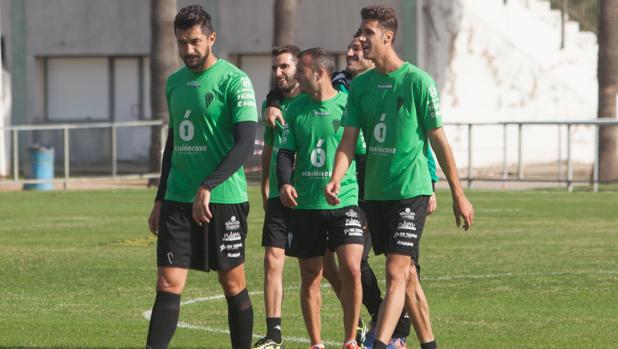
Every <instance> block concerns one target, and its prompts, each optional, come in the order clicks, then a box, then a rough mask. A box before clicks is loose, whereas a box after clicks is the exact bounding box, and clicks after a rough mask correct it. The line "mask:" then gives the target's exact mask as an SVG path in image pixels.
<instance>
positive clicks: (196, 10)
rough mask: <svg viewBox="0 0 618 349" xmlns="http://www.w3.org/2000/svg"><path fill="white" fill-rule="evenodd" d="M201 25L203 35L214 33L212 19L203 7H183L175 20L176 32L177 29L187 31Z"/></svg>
mask: <svg viewBox="0 0 618 349" xmlns="http://www.w3.org/2000/svg"><path fill="white" fill-rule="evenodd" d="M196 25H199V26H200V27H201V28H202V33H204V34H206V35H208V34H210V33H212V32H213V30H212V19H211V18H210V15H209V14H208V12H206V10H204V8H203V7H202V6H201V5H190V6H187V7H183V8H181V9H180V11H178V13H177V14H176V18H174V31H176V29H180V30H187V29H189V28H193V27H195V26H196Z"/></svg>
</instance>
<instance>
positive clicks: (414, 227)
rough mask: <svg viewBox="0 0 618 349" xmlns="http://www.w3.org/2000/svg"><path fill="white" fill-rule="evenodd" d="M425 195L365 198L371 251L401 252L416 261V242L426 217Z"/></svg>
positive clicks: (417, 245)
mask: <svg viewBox="0 0 618 349" xmlns="http://www.w3.org/2000/svg"><path fill="white" fill-rule="evenodd" d="M428 204H429V196H417V197H414V198H411V199H403V200H390V201H367V202H366V203H365V205H366V214H367V221H368V223H369V231H370V232H371V241H372V243H373V250H374V252H375V253H376V254H377V255H379V254H383V253H386V254H389V253H396V254H403V255H406V256H410V257H412V259H414V261H415V262H416V263H417V264H418V261H419V244H420V241H421V234H422V233H423V227H424V225H425V218H426V217H427V205H428Z"/></svg>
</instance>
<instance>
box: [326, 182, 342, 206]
mask: <svg viewBox="0 0 618 349" xmlns="http://www.w3.org/2000/svg"><path fill="white" fill-rule="evenodd" d="M339 189H341V183H339V182H335V181H330V182H328V184H327V185H326V188H324V195H326V201H327V202H328V203H329V204H331V205H333V206H335V205H339V202H340V201H339V198H338V197H337V196H338V195H339Z"/></svg>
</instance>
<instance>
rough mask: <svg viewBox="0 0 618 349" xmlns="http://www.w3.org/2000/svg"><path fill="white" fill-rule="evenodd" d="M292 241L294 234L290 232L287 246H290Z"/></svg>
mask: <svg viewBox="0 0 618 349" xmlns="http://www.w3.org/2000/svg"><path fill="white" fill-rule="evenodd" d="M293 239H294V234H292V232H289V233H288V246H292V240H293Z"/></svg>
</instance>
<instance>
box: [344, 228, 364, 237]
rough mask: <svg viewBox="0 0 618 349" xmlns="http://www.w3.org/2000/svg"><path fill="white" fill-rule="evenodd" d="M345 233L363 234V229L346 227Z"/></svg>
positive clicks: (351, 234)
mask: <svg viewBox="0 0 618 349" xmlns="http://www.w3.org/2000/svg"><path fill="white" fill-rule="evenodd" d="M343 233H344V234H345V235H347V236H363V230H362V229H360V228H345V229H344V230H343Z"/></svg>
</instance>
